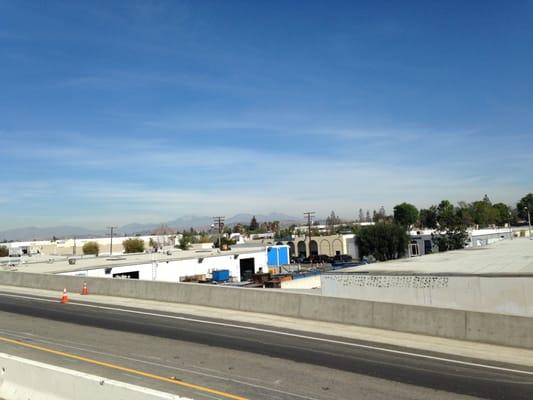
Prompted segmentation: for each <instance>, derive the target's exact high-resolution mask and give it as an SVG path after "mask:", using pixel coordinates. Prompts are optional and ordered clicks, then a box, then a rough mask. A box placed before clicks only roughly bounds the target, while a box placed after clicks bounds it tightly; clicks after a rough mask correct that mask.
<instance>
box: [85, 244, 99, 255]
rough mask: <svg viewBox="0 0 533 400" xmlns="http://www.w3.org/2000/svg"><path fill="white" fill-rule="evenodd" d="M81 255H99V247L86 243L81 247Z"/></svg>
mask: <svg viewBox="0 0 533 400" xmlns="http://www.w3.org/2000/svg"><path fill="white" fill-rule="evenodd" d="M82 250H83V254H94V255H98V254H99V253H100V245H99V244H98V243H96V242H87V243H85V244H84V245H83V247H82Z"/></svg>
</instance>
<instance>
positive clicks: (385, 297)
mask: <svg viewBox="0 0 533 400" xmlns="http://www.w3.org/2000/svg"><path fill="white" fill-rule="evenodd" d="M320 280H321V289H322V294H323V295H325V296H330V297H342V298H349V299H355V300H367V301H385V302H388V303H401V304H409V305H415V306H427V307H443V308H444V307H445V308H454V309H458V310H469V311H478V312H488V313H495V314H509V315H517V316H522V317H533V276H505V275H500V276H440V275H429V274H420V275H416V274H411V275H390V274H387V275H377V274H352V273H330V274H322V275H321V276H320Z"/></svg>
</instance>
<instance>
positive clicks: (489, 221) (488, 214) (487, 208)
mask: <svg viewBox="0 0 533 400" xmlns="http://www.w3.org/2000/svg"><path fill="white" fill-rule="evenodd" d="M472 211H473V217H474V223H475V224H476V225H479V227H480V228H486V227H488V226H489V225H493V224H495V223H496V219H497V218H498V211H497V210H496V209H495V208H494V207H493V206H492V204H491V203H490V201H487V200H485V199H484V200H482V201H474V203H472Z"/></svg>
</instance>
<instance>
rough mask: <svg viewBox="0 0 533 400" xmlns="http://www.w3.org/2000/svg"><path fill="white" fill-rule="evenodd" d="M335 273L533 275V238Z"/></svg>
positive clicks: (403, 259)
mask: <svg viewBox="0 0 533 400" xmlns="http://www.w3.org/2000/svg"><path fill="white" fill-rule="evenodd" d="M331 273H333V274H335V273H371V274H376V275H378V274H380V273H384V274H391V273H393V274H445V275H484V274H488V275H531V274H533V240H529V239H527V238H517V239H513V240H501V241H498V242H495V243H493V244H490V245H488V246H483V247H472V248H468V249H464V250H455V251H447V252H443V253H434V254H429V255H424V256H420V257H410V258H402V259H400V260H391V261H385V262H378V263H374V264H368V265H363V266H360V267H351V268H344V269H341V270H336V271H334V272H331Z"/></svg>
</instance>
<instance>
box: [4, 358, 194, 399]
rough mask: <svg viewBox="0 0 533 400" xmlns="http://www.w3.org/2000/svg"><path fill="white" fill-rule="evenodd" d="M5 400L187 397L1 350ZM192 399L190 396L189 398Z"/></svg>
mask: <svg viewBox="0 0 533 400" xmlns="http://www.w3.org/2000/svg"><path fill="white" fill-rule="evenodd" d="M0 398H2V399H5V400H30V399H47V400H94V399H99V400H163V399H165V400H178V399H182V400H186V398H185V397H180V396H176V395H173V394H170V393H164V392H160V391H156V390H152V389H147V388H143V387H141V386H136V385H131V384H128V383H124V382H118V381H114V380H111V379H107V378H102V377H99V376H95V375H90V374H86V373H83V372H78V371H74V370H70V369H66V368H61V367H56V366H53V365H49V364H44V363H41V362H37V361H33V360H28V359H24V358H20V357H15V356H12V355H8V354H2V353H0ZM189 400H190V399H189Z"/></svg>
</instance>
